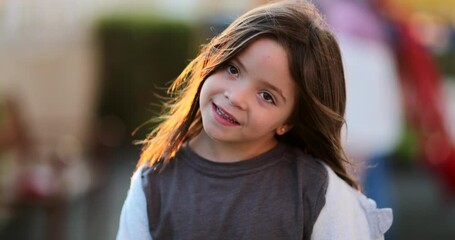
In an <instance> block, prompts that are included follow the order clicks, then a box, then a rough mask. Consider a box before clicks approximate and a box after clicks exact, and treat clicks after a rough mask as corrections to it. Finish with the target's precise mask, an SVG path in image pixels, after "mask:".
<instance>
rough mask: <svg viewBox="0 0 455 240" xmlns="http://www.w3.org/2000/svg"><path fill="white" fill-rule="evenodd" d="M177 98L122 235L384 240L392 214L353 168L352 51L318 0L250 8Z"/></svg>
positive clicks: (130, 200) (177, 86) (186, 74)
mask: <svg viewBox="0 0 455 240" xmlns="http://www.w3.org/2000/svg"><path fill="white" fill-rule="evenodd" d="M170 92H171V94H172V95H171V96H175V99H173V100H171V101H170V102H169V103H168V104H167V105H166V113H168V114H167V115H166V116H163V117H161V118H160V119H162V121H161V123H160V124H159V125H158V127H157V128H155V129H154V130H153V131H152V132H151V133H150V135H149V137H148V138H147V139H146V140H144V141H143V142H142V143H143V145H144V148H143V152H142V155H141V158H140V160H139V162H138V165H137V167H138V168H137V170H136V172H135V173H134V175H133V177H132V180H131V181H132V182H131V187H130V190H129V193H128V196H127V198H126V200H125V203H124V206H123V209H122V213H121V217H120V226H119V231H118V235H117V239H383V234H384V233H385V232H386V231H387V230H388V229H389V227H390V225H391V223H392V211H391V209H377V208H376V204H375V202H374V201H373V200H371V199H368V198H366V197H365V196H364V195H363V194H362V193H361V192H360V191H358V184H357V182H356V181H355V180H354V179H353V178H352V177H351V176H350V174H349V173H348V172H347V170H346V166H345V164H346V163H348V160H347V159H346V157H345V154H344V150H343V147H342V144H341V129H342V126H343V123H344V118H343V116H344V110H345V101H346V100H345V96H346V93H345V80H344V73H343V65H342V60H341V55H340V51H339V48H338V44H337V42H336V40H335V38H334V36H333V35H332V34H331V33H330V31H329V30H328V28H327V26H326V25H325V22H324V21H323V19H322V17H321V16H320V15H319V13H318V12H317V10H316V8H315V7H314V6H313V5H312V4H310V3H308V2H305V1H297V2H279V3H275V4H270V5H264V6H262V7H259V8H256V9H253V10H251V11H249V12H247V13H245V14H244V15H242V16H241V17H240V18H238V19H237V20H236V21H234V22H233V23H232V24H231V25H230V26H229V27H228V28H227V29H226V30H225V31H223V32H222V33H221V34H220V35H218V36H216V37H215V38H213V39H212V40H211V42H210V43H209V44H207V45H206V46H205V47H204V48H202V50H201V52H200V54H199V56H198V57H197V58H196V59H195V60H193V61H192V62H191V63H190V64H189V65H188V66H187V68H186V69H185V70H184V71H183V72H182V74H181V75H180V76H179V77H178V78H177V80H176V81H175V82H174V83H173V85H172V86H171V87H170Z"/></svg>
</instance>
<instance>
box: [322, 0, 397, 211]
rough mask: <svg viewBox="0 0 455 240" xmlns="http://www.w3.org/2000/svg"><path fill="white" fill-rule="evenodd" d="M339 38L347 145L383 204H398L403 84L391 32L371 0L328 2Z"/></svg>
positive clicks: (369, 188) (368, 191) (365, 182)
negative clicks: (394, 179)
mask: <svg viewBox="0 0 455 240" xmlns="http://www.w3.org/2000/svg"><path fill="white" fill-rule="evenodd" d="M323 9H324V11H325V13H326V14H327V21H328V22H329V24H330V25H331V26H332V27H333V28H334V31H335V34H336V36H337V38H338V40H339V42H340V48H341V51H342V55H343V59H344V63H345V71H346V79H347V80H346V86H347V104H346V123H347V129H346V143H345V144H346V149H347V152H348V155H349V156H350V157H351V158H352V159H353V160H354V161H355V162H356V163H358V164H359V168H356V170H357V172H356V175H357V178H358V179H359V181H360V182H361V183H362V186H363V188H364V189H363V190H364V191H365V194H366V195H367V196H368V197H371V198H373V199H375V200H376V202H377V204H378V206H379V207H386V206H387V207H391V206H393V196H392V195H391V192H390V189H391V187H390V186H391V185H390V167H389V164H390V161H391V160H392V159H391V154H392V152H393V151H394V150H395V148H396V146H397V144H398V141H399V139H400V134H401V132H402V131H401V129H402V123H403V110H402V104H401V101H402V100H401V99H402V96H401V89H400V84H399V77H398V72H397V67H396V61H395V56H394V52H393V49H392V47H391V45H390V44H391V39H390V35H388V34H387V28H385V25H384V22H383V20H382V19H381V18H380V16H379V15H378V14H377V13H376V12H375V10H374V8H373V6H372V4H371V2H370V1H369V0H363V1H356V0H340V1H336V3H330V4H325V5H323Z"/></svg>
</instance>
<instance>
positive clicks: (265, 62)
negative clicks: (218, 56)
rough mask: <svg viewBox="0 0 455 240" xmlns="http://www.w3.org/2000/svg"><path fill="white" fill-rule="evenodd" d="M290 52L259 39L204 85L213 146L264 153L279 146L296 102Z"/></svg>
mask: <svg viewBox="0 0 455 240" xmlns="http://www.w3.org/2000/svg"><path fill="white" fill-rule="evenodd" d="M295 92H296V91H295V83H294V80H293V79H292V77H291V74H290V72H289V64H288V58H287V53H286V51H285V49H284V48H283V47H282V46H281V45H280V44H279V43H278V42H277V41H275V40H273V39H270V38H259V39H257V40H253V42H251V43H249V44H248V45H247V46H246V48H245V49H244V50H242V51H241V52H240V53H239V54H237V55H236V56H235V57H234V58H233V59H232V60H231V61H230V62H228V63H227V64H225V65H224V66H222V67H220V68H219V69H218V70H217V71H215V72H214V73H213V74H212V75H210V76H209V77H208V78H207V79H206V81H205V82H204V84H203V86H202V90H201V94H200V102H199V104H200V108H201V114H202V122H203V129H204V132H205V134H207V136H208V137H209V139H210V140H213V141H216V142H219V143H227V144H241V145H242V146H243V147H254V148H255V149H263V148H268V147H272V146H274V145H275V144H276V141H277V140H276V138H275V134H280V135H281V134H284V133H285V132H286V131H288V130H289V129H290V127H291V126H290V125H289V124H288V123H287V120H288V119H289V117H290V115H291V112H292V110H293V107H294V102H295V98H296V96H295V95H296V93H295Z"/></svg>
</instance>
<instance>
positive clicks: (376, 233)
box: [312, 164, 393, 239]
mask: <svg viewBox="0 0 455 240" xmlns="http://www.w3.org/2000/svg"><path fill="white" fill-rule="evenodd" d="M324 168H325V169H326V172H327V175H328V186H327V191H326V194H325V200H326V203H325V205H324V207H323V208H322V210H321V212H320V215H319V217H318V220H317V221H316V223H315V226H314V232H313V233H314V238H312V239H334V238H336V239H383V238H384V233H385V232H387V230H388V229H389V228H390V227H391V225H392V221H393V213H392V209H390V208H382V209H379V208H377V206H376V202H375V201H374V200H372V199H369V198H367V197H366V196H365V195H364V194H362V193H361V192H359V191H357V190H356V189H354V188H352V187H351V186H349V185H348V184H347V183H346V182H345V181H344V180H342V179H341V178H340V177H338V176H337V175H336V174H335V172H334V171H333V170H332V169H331V168H330V167H328V166H327V165H325V164H324Z"/></svg>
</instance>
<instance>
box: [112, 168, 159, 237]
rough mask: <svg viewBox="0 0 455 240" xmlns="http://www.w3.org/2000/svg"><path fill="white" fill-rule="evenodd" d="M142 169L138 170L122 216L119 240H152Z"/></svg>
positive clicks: (134, 175) (132, 181)
mask: <svg viewBox="0 0 455 240" xmlns="http://www.w3.org/2000/svg"><path fill="white" fill-rule="evenodd" d="M141 172H142V169H138V170H136V172H135V173H134V174H133V177H132V178H131V185H130V189H129V191H128V196H127V197H126V200H125V203H124V204H123V208H122V213H121V214H120V224H119V229H118V232H117V240H129V239H134V240H152V237H151V236H150V231H149V223H148V217H147V203H146V200H145V193H144V190H143V189H142V178H141Z"/></svg>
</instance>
